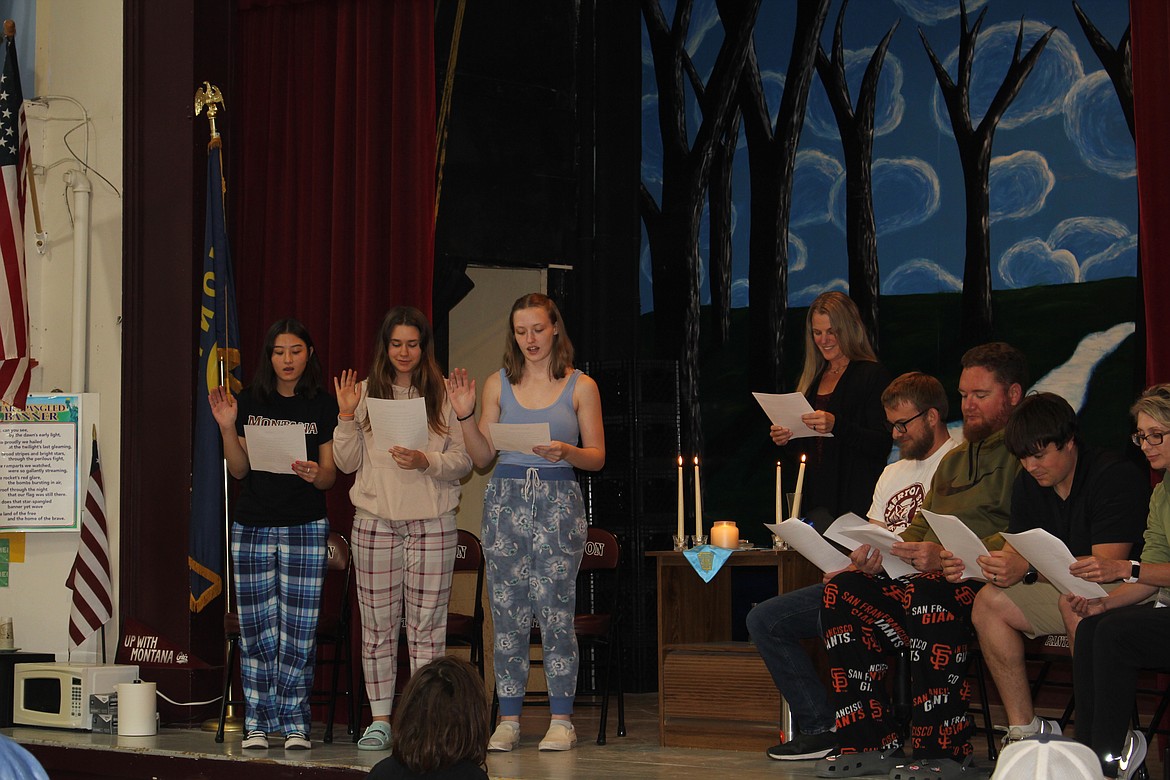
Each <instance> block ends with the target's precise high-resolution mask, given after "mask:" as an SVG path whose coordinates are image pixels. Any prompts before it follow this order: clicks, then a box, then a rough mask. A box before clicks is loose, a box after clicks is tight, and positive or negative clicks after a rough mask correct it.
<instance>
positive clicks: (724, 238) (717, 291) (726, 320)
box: [707, 107, 741, 344]
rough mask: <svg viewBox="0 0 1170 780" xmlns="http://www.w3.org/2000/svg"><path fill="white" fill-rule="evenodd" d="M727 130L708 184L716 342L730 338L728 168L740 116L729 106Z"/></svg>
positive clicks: (729, 201)
mask: <svg viewBox="0 0 1170 780" xmlns="http://www.w3.org/2000/svg"><path fill="white" fill-rule="evenodd" d="M732 112H733V114H734V115H733V116H732V119H731V123H730V124H729V125H728V126H727V132H725V133H724V134H723V138H721V139H720V141H719V143H718V144H717V145H716V148H715V160H714V162H713V163H712V166H711V183H710V184H709V185H708V187H707V192H708V194H707V209H708V214H707V224H708V238H707V245H708V251H707V256H708V266H709V271H708V274H709V277H708V278H709V279H710V281H711V309H712V310H713V315H714V319H715V324H716V326H718V330H719V343H720V344H726V343H727V341H728V339H730V338H731V260H732V258H731V217H732V213H731V211H732V205H731V201H732V193H731V171H732V164H733V163H734V161H735V146H736V143H737V142H738V141H739V126H740V119H741V115H740V113H739V110H738V108H735V107H733V108H732Z"/></svg>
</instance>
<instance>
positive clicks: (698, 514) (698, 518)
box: [695, 455, 703, 537]
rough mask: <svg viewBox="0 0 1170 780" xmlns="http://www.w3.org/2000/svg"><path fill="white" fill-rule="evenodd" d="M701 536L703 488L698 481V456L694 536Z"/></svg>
mask: <svg viewBox="0 0 1170 780" xmlns="http://www.w3.org/2000/svg"><path fill="white" fill-rule="evenodd" d="M702 535H703V488H702V485H701V483H700V480H699V456H698V455H696V456H695V536H696V537H699V536H702Z"/></svg>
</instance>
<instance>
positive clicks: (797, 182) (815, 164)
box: [789, 149, 845, 227]
mask: <svg viewBox="0 0 1170 780" xmlns="http://www.w3.org/2000/svg"><path fill="white" fill-rule="evenodd" d="M844 176H845V168H844V167H843V166H842V165H841V163H840V162H838V161H837V159H836V158H834V157H830V156H829V155H827V154H825V153H824V152H822V151H818V150H816V149H803V150H801V151H799V152H797V153H796V164H795V166H794V167H793V171H792V215H791V219H790V220H789V225H791V226H792V227H804V226H805V225H823V224H825V223H826V222H828V221H829V220H830V219H831V218H832V215H831V214H830V213H829V199H830V193H831V192H832V190H833V187H834V186H835V185H836V183H837V182H838V181H840V180H842V179H843V178H844Z"/></svg>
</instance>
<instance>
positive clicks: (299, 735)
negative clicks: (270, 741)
mask: <svg viewBox="0 0 1170 780" xmlns="http://www.w3.org/2000/svg"><path fill="white" fill-rule="evenodd" d="M284 749H285V750H312V749H313V743H312V742H310V741H309V735H308V734H305V733H303V732H300V731H290V732H289V733H288V734H287V735H286V736H285V738H284Z"/></svg>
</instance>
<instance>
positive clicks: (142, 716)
mask: <svg viewBox="0 0 1170 780" xmlns="http://www.w3.org/2000/svg"><path fill="white" fill-rule="evenodd" d="M114 689H115V690H116V691H117V692H118V736H120V737H149V736H153V735H154V734H156V733H158V714H157V709H156V708H157V705H158V702H157V697H158V685H156V684H155V683H152V682H143V681H142V680H135V681H134V682H132V683H120V684H118V685H115V686H114Z"/></svg>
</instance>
